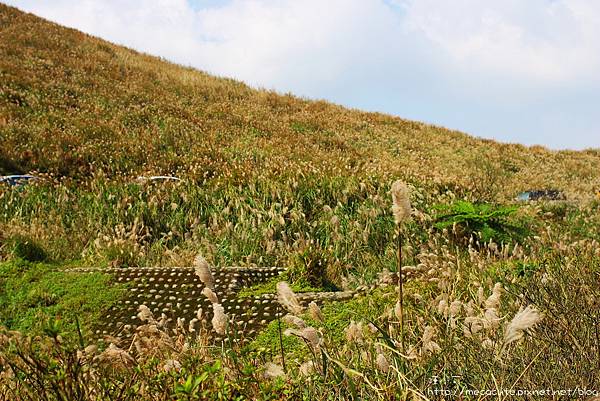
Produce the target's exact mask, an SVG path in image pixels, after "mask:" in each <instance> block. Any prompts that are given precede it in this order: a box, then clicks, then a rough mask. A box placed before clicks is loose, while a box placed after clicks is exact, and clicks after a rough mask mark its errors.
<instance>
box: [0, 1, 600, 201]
mask: <svg viewBox="0 0 600 401" xmlns="http://www.w3.org/2000/svg"><path fill="white" fill-rule="evenodd" d="M0 22H1V24H2V27H3V29H2V41H1V42H0V71H2V79H1V84H0V85H1V86H0V87H1V90H2V96H1V97H0V116H1V117H2V118H1V119H0V121H1V122H2V125H1V128H0V129H1V130H0V139H1V141H2V148H1V152H2V153H1V154H0V161H1V162H2V164H3V165H4V169H5V170H6V169H7V167H8V166H13V167H14V166H17V167H18V168H20V169H21V170H23V171H29V170H39V171H48V172H53V173H56V174H62V175H69V176H73V177H77V178H81V179H87V178H89V177H91V176H92V175H93V174H94V173H97V172H98V171H100V170H102V171H103V172H104V173H106V174H109V175H110V176H114V175H116V174H126V175H129V176H133V175H135V174H139V173H143V172H149V173H156V174H158V173H177V174H180V175H182V176H186V177H190V178H193V179H195V180H200V181H201V180H202V179H204V178H215V177H216V178H219V179H223V180H226V181H234V182H240V183H241V182H246V181H248V180H250V179H252V178H256V177H279V176H280V175H298V176H299V177H302V176H304V175H310V174H323V175H328V176H341V175H349V174H350V175H353V176H356V177H368V176H372V175H377V176H381V177H384V178H389V177H397V176H402V177H404V178H405V179H407V180H410V181H418V182H423V183H425V182H431V183H442V184H444V185H459V186H461V187H464V188H467V189H472V190H473V191H475V192H477V193H479V194H480V196H481V197H490V198H495V197H499V198H500V199H507V198H512V197H513V196H514V195H515V192H516V191H519V190H525V189H528V188H544V187H556V188H559V189H562V190H565V191H567V192H569V193H570V194H572V195H573V196H576V197H579V198H590V197H591V196H593V192H594V191H593V190H594V188H596V187H597V186H598V185H600V181H599V178H598V173H597V172H598V171H599V170H600V154H599V153H598V151H593V150H590V151H584V152H573V151H562V152H555V151H550V150H547V149H544V148H542V147H539V146H536V147H529V148H528V147H525V146H521V145H512V144H500V143H496V142H493V141H490V140H481V139H476V138H473V137H469V136H468V135H465V134H462V133H460V132H456V131H449V130H447V129H444V128H441V127H436V126H432V125H427V124H423V123H418V122H412V121H407V120H403V119H401V118H396V117H392V116H387V115H383V114H378V113H365V112H361V111H358V110H348V109H345V108H343V107H339V106H336V105H333V104H329V103H326V102H323V101H308V100H303V99H299V98H296V97H293V96H290V95H279V94H276V93H273V92H267V91H259V90H254V89H251V88H249V87H247V86H246V85H244V84H242V83H240V82H236V81H233V80H228V79H221V78H215V77H211V76H209V75H207V74H205V73H202V72H199V71H196V70H193V69H190V68H184V67H180V66H177V65H174V64H171V63H168V62H165V61H163V60H160V59H158V58H155V57H151V56H148V55H144V54H139V53H137V52H135V51H132V50H129V49H125V48H122V47H119V46H115V45H112V44H110V43H107V42H105V41H102V40H100V39H96V38H93V37H90V36H88V35H85V34H82V33H80V32H77V31H74V30H71V29H66V28H63V27H60V26H57V25H55V24H52V23H49V22H46V21H44V20H42V19H40V18H37V17H35V16H33V15H28V14H24V13H21V12H19V11H17V10H15V9H13V8H10V7H6V6H1V8H0ZM565 134H568V133H565Z"/></svg>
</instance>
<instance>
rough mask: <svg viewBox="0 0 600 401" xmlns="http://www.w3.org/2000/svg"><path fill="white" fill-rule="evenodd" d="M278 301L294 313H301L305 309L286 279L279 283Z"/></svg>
mask: <svg viewBox="0 0 600 401" xmlns="http://www.w3.org/2000/svg"><path fill="white" fill-rule="evenodd" d="M277 301H278V302H279V304H280V305H281V306H283V307H284V308H285V309H287V310H288V311H289V312H290V313H292V314H293V315H300V314H302V312H303V311H304V308H303V307H302V306H301V305H300V302H298V298H297V297H296V294H294V291H292V289H291V288H290V286H289V285H288V284H287V283H286V282H285V281H280V282H279V283H277Z"/></svg>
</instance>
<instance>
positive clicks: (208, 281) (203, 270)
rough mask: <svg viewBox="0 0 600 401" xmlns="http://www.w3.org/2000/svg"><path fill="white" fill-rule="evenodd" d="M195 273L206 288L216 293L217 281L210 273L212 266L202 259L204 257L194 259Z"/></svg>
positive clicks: (198, 256) (199, 256)
mask: <svg viewBox="0 0 600 401" xmlns="http://www.w3.org/2000/svg"><path fill="white" fill-rule="evenodd" d="M194 271H195V273H196V275H197V276H198V278H200V281H202V283H204V285H205V286H207V287H208V288H210V289H211V290H213V291H214V289H215V279H214V277H213V275H212V272H211V271H210V266H209V264H208V262H207V261H206V259H204V257H202V255H197V256H196V258H195V259H194Z"/></svg>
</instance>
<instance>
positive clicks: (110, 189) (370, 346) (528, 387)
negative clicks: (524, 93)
mask: <svg viewBox="0 0 600 401" xmlns="http://www.w3.org/2000/svg"><path fill="white" fill-rule="evenodd" d="M524 112H526V111H524ZM565 135H568V133H565ZM27 172H34V173H36V174H38V175H39V176H41V177H42V179H40V180H38V181H34V182H33V183H31V184H27V185H24V186H20V187H8V186H6V185H0V400H3V399H10V400H17V401H18V400H36V399H44V400H54V399H61V400H62V399H69V400H71V399H77V400H88V399H89V400H104V399H111V400H113V399H114V400H148V399H152V400H165V401H167V400H175V399H176V400H193V399H211V400H212V399H214V400H231V399H239V400H244V399H252V400H254V399H271V400H273V399H314V400H321V399H357V400H358V399H361V400H362V399H364V400H371V399H373V400H375V399H377V400H381V399H384V400H395V399H404V400H429V399H450V398H453V397H454V398H457V399H483V398H490V396H492V398H494V396H497V397H498V398H499V399H532V398H537V397H539V396H550V398H552V399H586V398H587V397H589V396H600V389H598V388H597V384H598V383H599V382H600V369H598V367H599V366H600V340H599V338H600V337H599V332H598V328H599V327H600V314H599V312H598V311H600V280H599V278H600V245H599V244H600V231H599V230H598V227H600V200H599V199H597V198H595V196H596V195H595V192H596V191H597V190H598V189H600V150H586V151H581V152H575V151H560V152H556V151H549V150H547V149H545V148H543V147H539V146H535V147H525V146H521V145H515V144H500V143H497V142H494V141H490V140H482V139H478V138H474V137H471V136H469V135H466V134H463V133H460V132H456V131H449V130H447V129H444V128H442V127H436V126H431V125H427V124H424V123H420V122H413V121H407V120H403V119H401V118H398V117H392V116H388V115H383V114H378V113H365V112H361V111H359V110H349V109H347V108H343V107H340V106H336V105H333V104H330V103H327V102H324V101H310V100H306V99H299V98H297V97H294V96H292V95H281V94H277V93H273V92H268V91H263V90H255V89H252V88H249V87H248V86H246V85H244V84H243V83H240V82H236V81H233V80H229V79H222V78H216V77H212V76H209V75H207V74H205V73H202V72H200V71H197V70H194V69H190V68H184V67H181V66H177V65H174V64H171V63H168V62H166V61H164V60H161V59H158V58H156V57H152V56H148V55H144V54H140V53H137V52H135V51H132V50H129V49H126V48H123V47H120V46H115V45H112V44H110V43H107V42H105V41H102V40H100V39H97V38H93V37H90V36H88V35H85V34H83V33H80V32H77V31H75V30H72V29H67V28H64V27H61V26H58V25H56V24H52V23H49V22H47V21H44V20H43V19H40V18H38V17H35V16H33V15H30V14H25V13H22V12H20V11H18V10H16V9H14V8H10V7H7V6H4V5H1V4H0V174H7V173H27ZM159 174H176V175H177V176H179V177H181V181H180V182H158V183H157V182H155V183H152V182H143V181H141V180H136V177H137V176H139V175H159ZM549 188H554V189H558V190H560V191H562V192H564V194H565V195H566V200H555V201H544V200H541V201H535V202H516V201H515V200H514V198H515V195H516V194H517V193H518V192H519V191H522V190H528V189H549ZM392 205H393V206H394V207H393V208H392ZM192 266H193V267H192ZM226 267H227V268H226ZM229 267H230V268H229ZM400 277H402V278H403V280H402V281H400V280H399V278H400ZM282 281H285V282H289V284H290V287H287V286H286V285H285V284H282V283H281V282H282ZM401 283H402V284H401ZM213 289H214V291H213ZM292 290H293V291H292ZM294 291H295V292H301V293H303V294H298V296H296V294H294ZM325 292H326V293H327V297H324V296H322V295H324V293H325ZM319 296H320V297H319ZM299 299H303V300H304V301H303V303H302V305H301V304H300V301H299ZM312 299H314V300H315V303H314V304H310V306H308V305H306V304H307V302H308V300H312ZM336 300H337V301H336ZM196 307H198V310H195V309H196ZM304 307H307V308H306V309H305V308H304ZM166 314H168V315H169V316H167V315H166ZM284 315H285V316H284ZM184 317H185V318H186V319H187V320H184ZM126 323H127V324H126ZM99 327H100V328H101V330H97V329H98V328H99ZM249 328H250V329H251V330H247V329H249ZM125 331H128V332H129V333H130V334H131V333H133V337H128V336H127V335H125V334H124V333H125ZM96 335H99V336H101V337H102V338H101V339H100V340H99V339H98V337H97V336H96ZM594 386H596V387H594ZM478 391H482V392H483V393H481V392H480V393H477V392H478ZM540 391H542V392H544V391H549V392H550V393H542V394H540V393H539V392H540ZM554 391H556V392H554ZM459 393H460V396H458V395H457V394H459ZM590 400H591V399H590Z"/></svg>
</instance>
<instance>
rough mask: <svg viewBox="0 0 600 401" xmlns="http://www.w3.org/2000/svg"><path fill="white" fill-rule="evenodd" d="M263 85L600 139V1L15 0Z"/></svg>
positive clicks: (454, 120)
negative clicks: (132, 0)
mask: <svg viewBox="0 0 600 401" xmlns="http://www.w3.org/2000/svg"><path fill="white" fill-rule="evenodd" d="M2 1H5V2H7V3H8V4H11V5H14V6H16V7H18V8H20V9H22V10H25V11H29V12H32V13H34V14H37V15H40V16H42V17H44V18H47V19H50V20H52V21H56V22H58V23H61V24H63V25H67V26H70V27H74V28H77V29H80V30H82V31H84V32H87V33H90V34H92V35H96V36H99V37H102V38H104V39H107V40H110V41H112V42H115V43H119V44H123V45H126V46H129V47H132V48H135V49H138V50H140V51H144V52H147V53H151V54H154V55H158V56H161V57H164V58H166V59H169V60H172V61H175V62H177V63H180V64H184V65H189V66H194V67H196V68H199V69H201V70H204V71H208V72H210V73H213V74H216V75H219V76H227V77H233V78H236V79H239V80H242V81H244V82H246V83H248V84H250V85H252V86H254V87H260V88H268V89H275V90H277V91H279V92H291V93H294V94H296V95H299V96H303V97H308V98H318V99H327V100H330V101H333V102H336V103H339V104H342V105H345V106H349V107H354V108H360V109H365V110H373V111H381V112H386V113H390V114H394V115H398V116H401V117H403V118H408V119H415V120H420V121H425V122H429V123H433V124H437V125H442V126H446V127H449V128H453V129H457V130H460V131H464V132H467V133H469V134H472V135H476V136H481V137H486V138H493V139H496V140H500V141H503V142H518V143H523V144H527V145H531V144H541V145H545V146H548V147H550V148H552V149H583V148H587V147H594V148H600V2H599V1H595V0H527V1H522V0H503V1H483V0H453V1H445V0H327V1H322V0H302V1H298V0H153V1H151V0H144V1H135V2H131V1H124V0H78V1H76V0H52V1H39V0H10V1H6V0H2Z"/></svg>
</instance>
